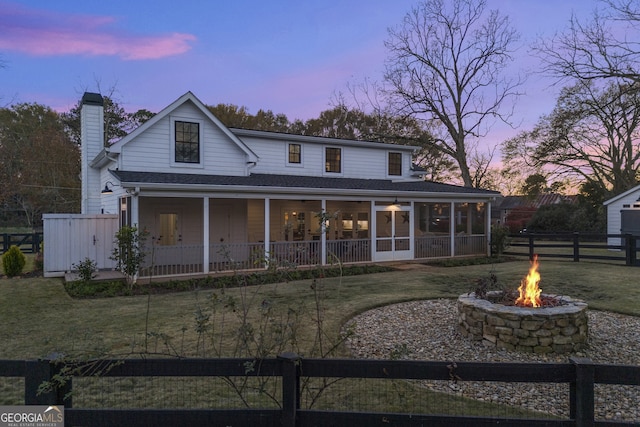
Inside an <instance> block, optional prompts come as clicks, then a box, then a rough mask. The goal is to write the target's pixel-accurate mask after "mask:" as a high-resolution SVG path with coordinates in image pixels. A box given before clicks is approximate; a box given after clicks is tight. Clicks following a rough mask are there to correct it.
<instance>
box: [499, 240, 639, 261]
mask: <svg viewBox="0 0 640 427" xmlns="http://www.w3.org/2000/svg"><path fill="white" fill-rule="evenodd" d="M509 239H510V242H509V248H508V250H507V251H505V252H504V254H505V255H528V256H529V258H533V255H534V254H537V255H538V256H539V257H546V258H565V259H566V258H568V259H572V260H573V261H575V262H579V261H580V260H581V259H594V260H609V261H620V262H624V263H625V264H626V265H636V266H638V265H640V257H638V250H640V245H639V244H638V240H640V236H633V235H631V234H594V233H553V234H551V233H523V234H512V235H510V236H509ZM610 239H615V240H618V239H619V240H620V244H618V245H613V244H609V241H610Z"/></svg>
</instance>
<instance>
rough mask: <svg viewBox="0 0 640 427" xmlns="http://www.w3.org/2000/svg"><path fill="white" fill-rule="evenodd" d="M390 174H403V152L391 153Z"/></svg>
mask: <svg viewBox="0 0 640 427" xmlns="http://www.w3.org/2000/svg"><path fill="white" fill-rule="evenodd" d="M388 171H389V175H394V176H398V175H402V153H389V169H388Z"/></svg>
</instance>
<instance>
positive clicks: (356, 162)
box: [242, 137, 411, 179]
mask: <svg viewBox="0 0 640 427" xmlns="http://www.w3.org/2000/svg"><path fill="white" fill-rule="evenodd" d="M242 140H243V141H244V142H245V143H246V144H247V146H249V147H250V148H251V149H252V150H253V151H254V152H255V153H256V154H257V155H258V157H259V159H260V160H259V161H258V164H257V165H256V167H255V168H253V169H252V170H251V172H253V173H264V174H282V175H302V176H336V177H342V178H363V179H389V176H388V175H387V172H388V171H387V166H388V163H387V153H388V152H389V151H393V152H399V151H401V150H400V149H399V148H400V147H396V146H393V145H391V146H389V145H388V144H387V145H384V146H383V145H382V144H380V147H354V146H340V145H337V144H331V143H327V144H322V143H318V142H297V141H296V142H293V143H296V144H300V145H301V146H302V164H301V165H288V164H287V159H288V146H289V144H290V143H291V141H286V140H281V141H280V140H275V139H261V138H256V137H242ZM325 147H340V148H341V149H342V153H341V154H342V172H341V173H339V174H338V173H335V174H334V173H326V172H325V171H324V151H325ZM402 167H403V175H402V176H397V177H393V179H409V178H410V177H411V174H410V167H411V155H410V153H406V152H405V153H403V156H402Z"/></svg>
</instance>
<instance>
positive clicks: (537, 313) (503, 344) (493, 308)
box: [458, 256, 588, 353]
mask: <svg viewBox="0 0 640 427" xmlns="http://www.w3.org/2000/svg"><path fill="white" fill-rule="evenodd" d="M538 267H539V264H538V258H537V256H534V258H533V260H532V261H531V267H530V269H529V274H528V275H527V277H526V278H525V279H523V280H522V282H521V284H520V287H519V288H518V291H517V292H515V290H513V291H492V292H483V294H486V298H480V297H479V296H476V294H475V293H473V292H472V293H469V294H464V295H460V297H459V298H458V324H459V330H460V332H461V333H462V334H463V335H465V336H467V337H470V338H472V339H474V340H479V341H482V342H483V343H484V344H485V345H489V346H496V347H498V348H504V349H507V350H516V351H524V352H532V353H565V352H573V351H579V350H581V349H583V348H585V347H586V345H587V340H588V325H587V314H586V310H587V304H585V303H584V302H582V301H580V300H574V299H572V298H569V297H567V296H558V295H546V294H543V293H542V291H541V289H540V287H539V283H540V273H539V272H538ZM483 296H484V295H483Z"/></svg>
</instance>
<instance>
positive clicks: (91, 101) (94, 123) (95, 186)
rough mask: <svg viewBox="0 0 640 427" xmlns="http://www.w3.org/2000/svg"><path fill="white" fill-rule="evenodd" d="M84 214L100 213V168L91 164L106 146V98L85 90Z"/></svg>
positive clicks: (82, 139) (82, 113)
mask: <svg viewBox="0 0 640 427" xmlns="http://www.w3.org/2000/svg"><path fill="white" fill-rule="evenodd" d="M80 148H81V153H82V157H81V161H82V169H81V171H82V176H81V179H82V210H81V212H82V213H83V214H99V213H100V207H101V206H100V190H101V189H102V187H101V186H100V184H101V183H100V170H98V169H95V168H92V167H91V166H89V164H90V163H91V161H92V160H93V159H95V157H96V156H97V155H98V154H99V153H100V152H101V151H102V149H103V148H104V100H103V99H102V95H100V94H99V93H91V92H85V94H84V95H83V96H82V108H81V110H80Z"/></svg>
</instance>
